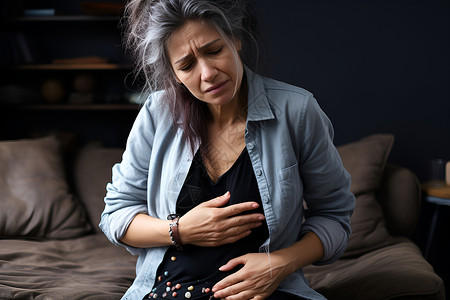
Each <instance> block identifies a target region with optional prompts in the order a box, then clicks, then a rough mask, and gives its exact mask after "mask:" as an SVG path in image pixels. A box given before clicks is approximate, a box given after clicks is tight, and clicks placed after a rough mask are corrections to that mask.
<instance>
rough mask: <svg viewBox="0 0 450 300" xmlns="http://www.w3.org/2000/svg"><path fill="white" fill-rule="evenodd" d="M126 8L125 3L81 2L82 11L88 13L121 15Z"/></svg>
mask: <svg viewBox="0 0 450 300" xmlns="http://www.w3.org/2000/svg"><path fill="white" fill-rule="evenodd" d="M124 8H125V4H124V3H112V2H102V3H100V2H81V11H82V12H83V13H84V14H86V15H95V16H111V15H119V14H121V13H122V12H123V10H124Z"/></svg>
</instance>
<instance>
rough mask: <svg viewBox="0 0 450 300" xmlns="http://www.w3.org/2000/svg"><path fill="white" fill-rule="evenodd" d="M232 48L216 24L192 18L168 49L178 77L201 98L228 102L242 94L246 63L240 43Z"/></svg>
mask: <svg viewBox="0 0 450 300" xmlns="http://www.w3.org/2000/svg"><path fill="white" fill-rule="evenodd" d="M232 47H235V49H231V48H230V46H229V45H228V44H227V43H226V42H225V40H224V39H223V37H222V36H221V34H220V33H219V32H218V31H217V29H216V28H214V27H213V26H211V25H209V24H207V23H206V22H203V21H189V22H187V23H186V24H184V25H183V26H182V27H181V28H179V29H178V30H176V31H175V32H174V33H173V34H172V35H171V37H170V39H169V40H168V43H167V52H168V56H169V60H170V63H171V65H172V68H173V71H174V72H175V76H176V80H177V81H178V82H180V83H182V84H183V85H184V86H185V87H186V88H187V89H188V90H189V91H190V92H191V93H192V94H193V95H194V96H195V97H196V98H197V99H199V100H202V101H204V102H206V103H208V104H212V105H224V104H227V103H229V102H230V101H231V100H233V99H234V97H235V96H236V95H238V93H237V92H238V90H239V88H240V86H241V81H242V76H243V66H242V62H241V60H240V58H239V56H238V55H233V51H237V50H239V47H240V43H239V42H236V43H234V45H232Z"/></svg>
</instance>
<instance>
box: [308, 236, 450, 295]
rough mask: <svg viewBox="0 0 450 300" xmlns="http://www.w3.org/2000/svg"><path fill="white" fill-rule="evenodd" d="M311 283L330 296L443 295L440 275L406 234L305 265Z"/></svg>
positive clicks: (316, 288)
mask: <svg viewBox="0 0 450 300" xmlns="http://www.w3.org/2000/svg"><path fill="white" fill-rule="evenodd" d="M304 272H305V276H306V278H307V279H308V280H309V282H310V284H311V287H312V288H314V289H315V290H317V291H318V292H319V293H321V294H323V295H324V296H325V297H326V298H327V299H329V300H341V299H364V300H379V299H444V298H445V296H444V293H445V292H444V287H443V281H442V279H441V278H440V277H439V276H438V275H436V273H435V272H434V270H433V267H432V266H431V265H430V264H429V263H428V262H427V261H426V260H425V259H424V258H423V257H422V254H421V252H420V249H419V248H418V247H417V246H416V245H415V244H414V243H413V242H411V241H409V240H408V239H406V238H402V239H398V240H397V241H396V242H395V243H394V244H392V245H390V246H387V247H385V248H383V249H378V250H375V251H372V252H370V253H367V254H364V255H362V256H360V257H358V258H352V259H339V260H338V261H336V262H334V263H333V264H331V265H326V266H307V267H305V268H304Z"/></svg>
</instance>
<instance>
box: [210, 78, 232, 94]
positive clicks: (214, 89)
mask: <svg viewBox="0 0 450 300" xmlns="http://www.w3.org/2000/svg"><path fill="white" fill-rule="evenodd" d="M227 83H228V80H225V81H222V82H220V83H218V84H215V85H213V86H210V87H209V88H207V89H206V90H205V93H211V92H212V93H214V92H218V91H220V90H221V89H222V88H223V87H224V86H225V85H226V84H227Z"/></svg>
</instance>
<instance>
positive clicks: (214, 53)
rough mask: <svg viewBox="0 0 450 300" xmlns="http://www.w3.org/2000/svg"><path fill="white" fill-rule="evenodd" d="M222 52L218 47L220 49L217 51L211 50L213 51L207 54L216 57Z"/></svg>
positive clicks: (221, 48)
mask: <svg viewBox="0 0 450 300" xmlns="http://www.w3.org/2000/svg"><path fill="white" fill-rule="evenodd" d="M222 50H223V47H220V48H219V49H217V50H213V51H211V52H209V54H212V55H217V54H219V53H220V52H222Z"/></svg>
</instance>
